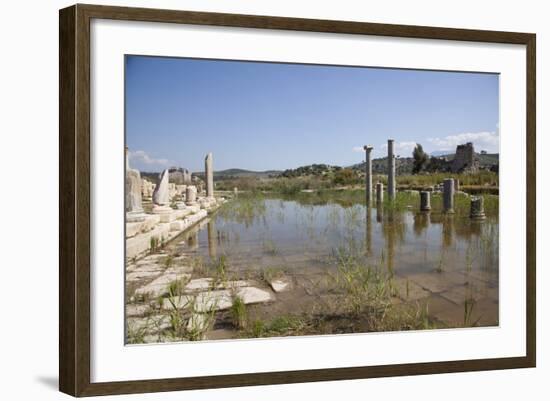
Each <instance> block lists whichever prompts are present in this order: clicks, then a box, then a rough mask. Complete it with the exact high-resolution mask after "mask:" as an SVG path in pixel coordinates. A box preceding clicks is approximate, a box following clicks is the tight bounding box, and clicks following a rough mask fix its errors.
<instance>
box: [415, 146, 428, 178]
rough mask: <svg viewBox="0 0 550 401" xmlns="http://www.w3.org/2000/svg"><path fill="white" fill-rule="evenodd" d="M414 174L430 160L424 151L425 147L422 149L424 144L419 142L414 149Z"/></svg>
mask: <svg viewBox="0 0 550 401" xmlns="http://www.w3.org/2000/svg"><path fill="white" fill-rule="evenodd" d="M413 159H414V162H413V170H412V173H413V174H418V173H420V172H421V171H422V170H423V169H424V167H425V166H426V163H427V162H428V154H427V153H426V152H424V149H422V145H421V144H419V143H417V144H416V146H415V148H414V150H413Z"/></svg>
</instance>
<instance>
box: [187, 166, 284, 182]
mask: <svg viewBox="0 0 550 401" xmlns="http://www.w3.org/2000/svg"><path fill="white" fill-rule="evenodd" d="M279 174H281V171H280V170H266V171H253V170H244V169H241V168H230V169H227V170H219V171H214V179H215V180H230V179H234V178H242V177H255V178H269V177H276V176H278V175H279ZM193 175H194V176H197V177H200V178H202V179H204V171H199V172H196V173H193Z"/></svg>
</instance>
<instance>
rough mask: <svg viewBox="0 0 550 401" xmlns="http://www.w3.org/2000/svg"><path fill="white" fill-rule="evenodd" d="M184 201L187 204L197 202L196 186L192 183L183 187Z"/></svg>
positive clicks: (191, 204) (190, 204) (192, 204)
mask: <svg viewBox="0 0 550 401" xmlns="http://www.w3.org/2000/svg"><path fill="white" fill-rule="evenodd" d="M185 203H186V204H187V206H194V205H196V204H197V187H196V186H194V185H188V186H187V188H186V189H185Z"/></svg>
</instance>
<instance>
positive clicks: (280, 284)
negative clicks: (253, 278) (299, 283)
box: [269, 278, 290, 292]
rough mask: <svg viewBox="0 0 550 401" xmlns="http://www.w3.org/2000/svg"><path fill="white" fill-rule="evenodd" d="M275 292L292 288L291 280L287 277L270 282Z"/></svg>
mask: <svg viewBox="0 0 550 401" xmlns="http://www.w3.org/2000/svg"><path fill="white" fill-rule="evenodd" d="M269 285H271V288H272V289H273V291H275V292H283V291H287V290H289V289H290V281H289V280H288V279H286V278H281V279H276V280H273V281H271V282H270V283H269Z"/></svg>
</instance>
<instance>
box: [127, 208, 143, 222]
mask: <svg viewBox="0 0 550 401" xmlns="http://www.w3.org/2000/svg"><path fill="white" fill-rule="evenodd" d="M146 217H147V215H146V214H145V213H143V212H139V211H133V212H126V222H127V223H137V222H141V221H145V218H146Z"/></svg>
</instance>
